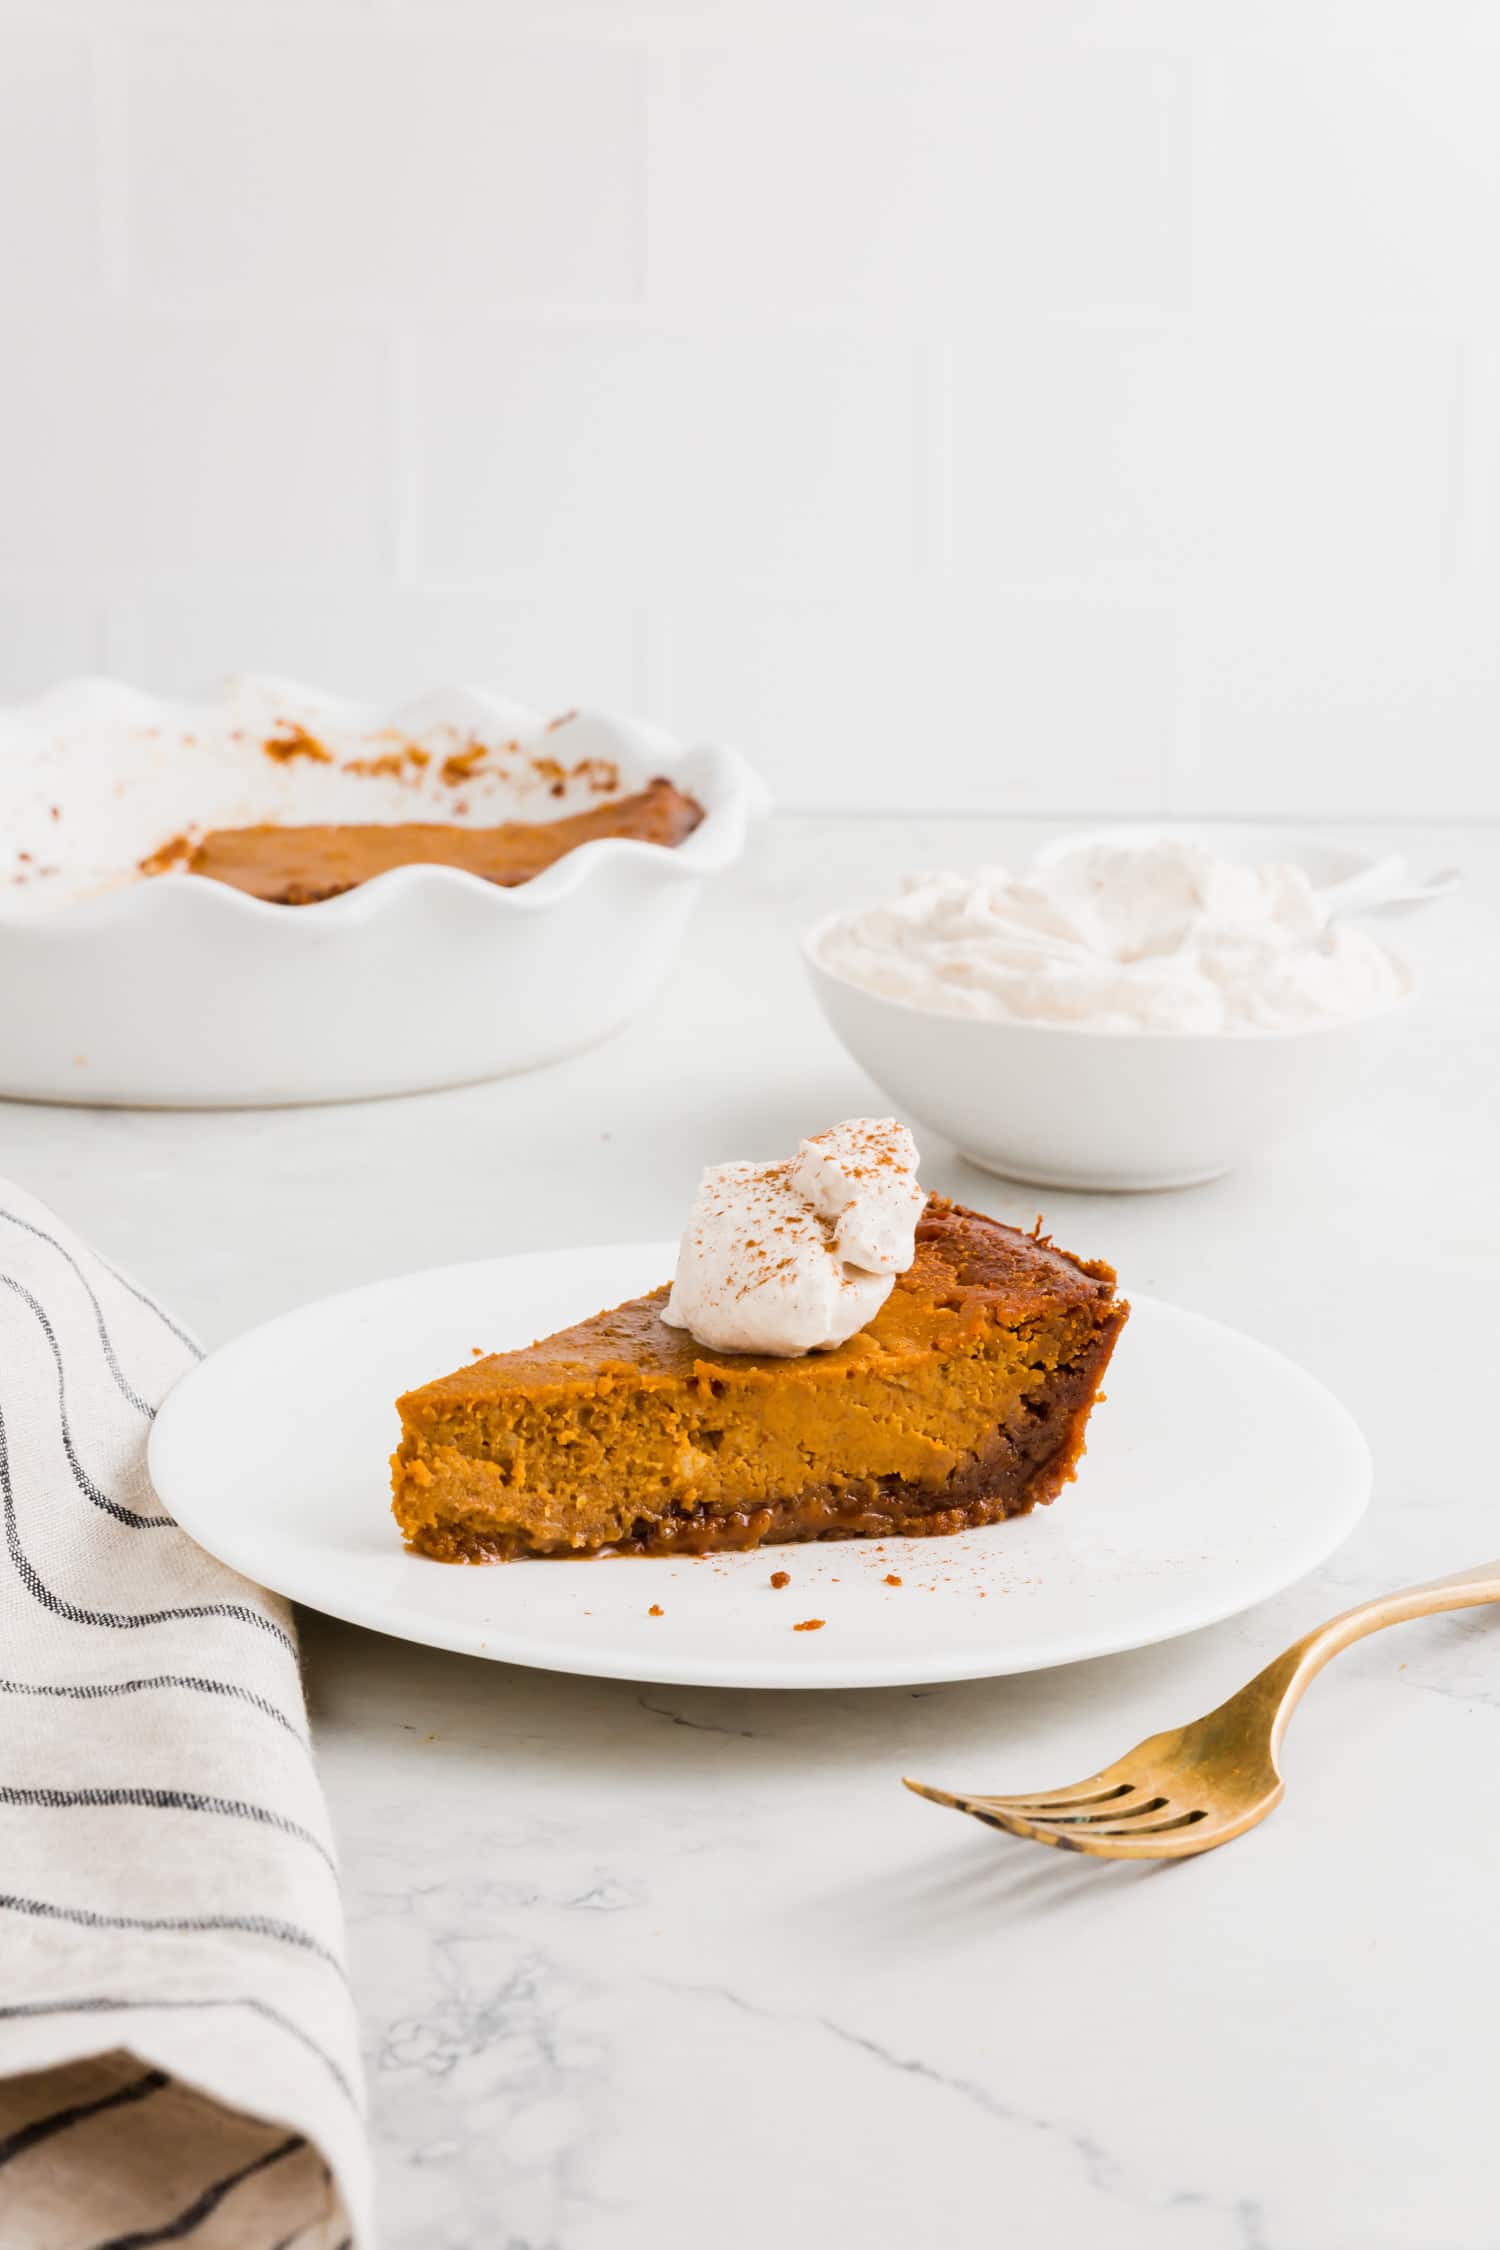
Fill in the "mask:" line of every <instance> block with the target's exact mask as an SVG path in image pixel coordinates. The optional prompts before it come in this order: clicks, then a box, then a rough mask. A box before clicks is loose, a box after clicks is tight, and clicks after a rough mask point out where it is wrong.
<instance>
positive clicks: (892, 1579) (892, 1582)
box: [885, 1570, 901, 1586]
mask: <svg viewBox="0 0 1500 2250" xmlns="http://www.w3.org/2000/svg"><path fill="white" fill-rule="evenodd" d="M885 1582H886V1584H887V1586H899V1585H900V1584H901V1581H900V1579H899V1578H898V1577H897V1576H896V1573H895V1572H894V1571H893V1570H888V1571H887V1572H886V1574H885Z"/></svg>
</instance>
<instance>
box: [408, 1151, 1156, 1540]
mask: <svg viewBox="0 0 1500 2250" xmlns="http://www.w3.org/2000/svg"><path fill="white" fill-rule="evenodd" d="M891 1135H899V1136H900V1141H899V1142H897V1141H893V1140H891V1139H890V1136H891ZM840 1136H843V1139H842V1140H841V1139H840ZM872 1136H873V1138H872ZM882 1136H884V1138H882ZM902 1142H904V1143H905V1145H906V1147H908V1148H909V1147H910V1136H909V1135H906V1134H905V1132H904V1128H901V1127H899V1126H894V1125H888V1123H887V1121H884V1120H881V1121H876V1122H874V1123H871V1121H868V1120H854V1121H852V1122H851V1124H849V1125H845V1126H839V1127H835V1128H833V1131H832V1132H831V1133H830V1134H828V1135H823V1136H819V1137H818V1139H817V1140H814V1141H810V1142H804V1143H803V1145H802V1150H801V1151H799V1154H798V1157H797V1159H795V1160H793V1162H792V1164H791V1165H786V1166H780V1167H773V1166H727V1167H722V1168H720V1170H719V1171H718V1172H711V1173H709V1174H708V1175H706V1176H705V1184H704V1189H703V1190H702V1191H700V1199H699V1205H698V1207H697V1208H696V1209H695V1213H694V1222H693V1224H692V1225H690V1228H689V1231H688V1234H687V1236H685V1237H684V1244H683V1252H682V1257H681V1259H680V1261H679V1267H678V1278H677V1282H676V1284H675V1286H674V1287H673V1288H672V1289H671V1290H670V1292H669V1290H668V1288H667V1287H665V1286H664V1287H662V1288H660V1289H655V1290H652V1291H651V1292H650V1294H649V1295H647V1296H644V1297H636V1298H633V1299H631V1301H630V1302H629V1303H628V1304H624V1305H619V1306H616V1307H615V1309H614V1310H613V1311H612V1312H602V1313H598V1314H596V1315H595V1316H594V1318H593V1319H591V1320H585V1321H581V1322H580V1323H579V1324H578V1326H577V1327H574V1328H565V1329H563V1330H561V1331H560V1332H559V1333H558V1334H557V1335H554V1336H548V1337H546V1338H544V1339H543V1340H542V1341H541V1342H540V1343H535V1344H531V1345H528V1346H527V1347H526V1349H525V1350H523V1351H513V1352H499V1353H496V1354H494V1355H493V1356H492V1357H490V1358H488V1359H481V1360H477V1361H475V1362H474V1363H473V1364H472V1365H471V1366H468V1367H462V1368H460V1369H458V1370H457V1372H456V1373H454V1374H452V1375H445V1376H442V1377H440V1378H439V1380H438V1381H436V1382H432V1383H427V1384H425V1385H423V1387H422V1388H421V1389H420V1390H415V1391H410V1392H408V1393H407V1395H406V1396H405V1397H404V1398H403V1399H401V1400H400V1401H399V1412H400V1415H401V1433H402V1434H401V1443H400V1446H399V1448H398V1450H397V1452H396V1454H395V1457H394V1459H393V1462H392V1469H393V1474H394V1485H395V1499H394V1512H395V1516H396V1520H397V1522H398V1523H399V1525H400V1527H401V1530H402V1533H403V1535H404V1537H405V1539H406V1541H407V1544H408V1546H410V1547H411V1548H413V1549H414V1550H415V1551H416V1552H418V1553H419V1554H424V1555H429V1556H434V1557H436V1558H437V1559H438V1560H440V1561H445V1562H496V1561H502V1560H506V1559H509V1558H511V1557H515V1556H528V1555H531V1556H542V1555H576V1554H601V1553H635V1554H640V1553H652V1554H699V1553H704V1552H707V1551H709V1550H711V1549H715V1548H747V1547H755V1546H759V1545H762V1544H773V1543H779V1542H782V1541H787V1540H801V1539H851V1538H876V1537H888V1536H895V1535H900V1536H910V1535H912V1534H922V1535H928V1534H934V1533H943V1532H953V1531H961V1530H965V1529H967V1528H969V1527H970V1526H972V1525H976V1524H986V1523H993V1522H995V1521H997V1520H998V1519H1000V1518H1001V1517H1004V1516H1013V1515H1021V1514H1024V1513H1025V1512H1026V1511H1027V1510H1028V1509H1030V1508H1033V1507H1035V1506H1036V1505H1037V1504H1038V1503H1039V1502H1041V1501H1047V1500H1051V1499H1053V1498H1054V1497H1055V1495H1056V1494H1057V1493H1058V1492H1059V1491H1060V1489H1061V1488H1062V1486H1063V1485H1064V1484H1066V1483H1067V1482H1068V1481H1069V1480H1070V1479H1071V1477H1072V1475H1073V1473H1074V1468H1075V1465H1076V1463H1077V1461H1078V1458H1079V1456H1080V1454H1081V1453H1082V1451H1083V1438H1084V1428H1085V1425H1086V1423H1087V1421H1088V1416H1089V1412H1090V1409H1091V1408H1092V1406H1093V1404H1094V1402H1095V1400H1096V1398H1097V1396H1098V1393H1099V1384H1100V1380H1101V1378H1102V1376H1103V1374H1104V1370H1105V1367H1106V1366H1107V1364H1108V1362H1109V1356H1110V1353H1111V1351H1112V1350H1113V1349H1114V1345H1115V1340H1116V1338H1117V1337H1118V1335H1119V1332H1120V1329H1121V1327H1122V1326H1123V1324H1124V1322H1125V1319H1126V1317H1127V1313H1128V1309H1129V1308H1128V1307H1127V1306H1126V1304H1125V1303H1124V1302H1123V1300H1122V1299H1120V1298H1119V1297H1117V1296H1116V1295H1115V1286H1114V1285H1115V1276H1114V1273H1113V1271H1112V1270H1111V1268H1110V1267H1109V1266H1107V1265H1103V1264H1099V1263H1096V1262H1091V1261H1089V1260H1085V1259H1080V1258H1075V1257H1073V1256H1071V1255H1070V1254H1069V1253H1068V1252H1066V1251H1063V1250H1059V1249H1057V1248H1056V1247H1055V1245H1054V1244H1052V1243H1051V1242H1050V1241H1048V1240H1047V1239H1046V1238H1045V1237H1044V1236H1042V1235H1041V1234H1039V1233H1036V1234H1025V1233H1021V1232H1019V1231H1018V1230H1017V1229H1016V1228H1014V1227H1008V1226H1004V1225H1002V1224H1001V1223H1000V1221H999V1220H997V1219H990V1218H986V1217H985V1216H984V1215H983V1214H982V1213H980V1212H977V1211H969V1210H965V1209H964V1208H963V1206H962V1205H960V1204H956V1203H950V1202H947V1201H946V1200H944V1199H943V1198H942V1197H939V1196H932V1197H930V1198H925V1199H924V1198H923V1197H922V1196H921V1194H920V1191H918V1192H917V1193H916V1195H915V1197H914V1198H913V1197H910V1194H909V1191H910V1189H911V1187H912V1185H913V1184H914V1160H915V1150H914V1149H913V1150H912V1151H911V1157H912V1163H911V1164H910V1165H909V1166H902V1165H895V1166H887V1167H885V1171H886V1172H887V1173H891V1172H895V1171H900V1170H903V1169H904V1170H905V1171H906V1173H907V1181H906V1186H905V1189H903V1185H902V1183H901V1181H900V1180H899V1179H895V1178H892V1177H877V1176H876V1166H877V1164H878V1159H877V1158H876V1157H875V1156H874V1155H872V1153H871V1152H872V1150H875V1149H877V1148H886V1149H890V1148H893V1147H894V1148H896V1149H897V1150H898V1151H899V1149H900V1146H901V1143H902ZM809 1150H811V1151H812V1152H813V1155H812V1157H811V1158H808V1157H807V1154H806V1152H807V1151H809ZM861 1172H863V1173H864V1174H865V1177H866V1180H869V1179H870V1178H872V1177H874V1178H875V1179H876V1185H875V1187H874V1188H873V1189H870V1190H869V1191H868V1192H866V1190H865V1188H864V1186H863V1185H862V1183H861V1182H860V1180H859V1178H858V1175H859V1174H860V1173H861ZM746 1174H750V1175H753V1176H754V1180H755V1182H756V1183H757V1184H756V1186H755V1189H754V1192H751V1193H748V1194H747V1193H746V1192H744V1191H745V1189H746V1185H747V1183H746V1180H745V1178H744V1175H746ZM726 1175H736V1176H737V1177H735V1178H733V1179H730V1180H728V1182H727V1184H726ZM763 1181H769V1187H768V1188H767V1190H766V1192H765V1193H764V1194H762V1193H761V1192H760V1188H759V1183H760V1182H763ZM798 1182H800V1186H799V1185H798V1184H797V1183H798ZM712 1183H717V1185H716V1186H715V1185H713V1184H712ZM851 1184H852V1185H853V1186H854V1189H855V1192H854V1194H853V1195H852V1196H849V1198H848V1200H847V1201H846V1202H844V1203H843V1204H842V1205H841V1204H840V1197H841V1196H842V1195H844V1194H845V1191H846V1190H847V1189H848V1187H849V1186H850V1185H851ZM809 1187H810V1188H811V1191H812V1192H811V1193H804V1192H803V1191H804V1190H806V1189H808V1188H809ZM784 1190H785V1192H784ZM793 1198H796V1199H797V1200H793ZM903 1198H909V1200H911V1201H912V1202H914V1205H915V1212H916V1214H918V1215H916V1216H915V1217H914V1219H913V1217H912V1216H911V1215H910V1214H907V1215H906V1216H905V1217H904V1218H903V1213H902V1210H901V1209H900V1208H898V1206H900V1205H901V1204H902V1203H903ZM802 1204H806V1205H808V1206H809V1208H810V1214H811V1215H810V1216H808V1215H807V1213H805V1212H804V1211H803V1210H802V1208H801V1205H802ZM893 1214H894V1223H887V1222H889V1221H892V1218H893ZM903 1228H904V1235H905V1241H904V1243H903V1242H902V1241H901V1240H900V1239H899V1238H900V1237H901V1235H902V1233H903ZM778 1229H780V1230H781V1231H780V1232H778V1231H777V1230H778ZM893 1237H894V1238H896V1239H895V1241H894V1247H893ZM810 1245H811V1247H810ZM908 1245H909V1247H908ZM815 1252H816V1256H815V1255H814V1253H815ZM817 1256H821V1257H823V1258H826V1259H827V1260H828V1261H829V1262H830V1263H831V1265H832V1266H833V1267H835V1268H837V1269H838V1271H837V1272H835V1273H833V1274H831V1275H830V1274H825V1273H824V1272H823V1271H822V1270H821V1268H820V1267H819V1266H818V1265H817ZM856 1256H857V1257H860V1258H863V1259H865V1260H866V1261H867V1263H866V1264H865V1265H863V1266H859V1265H855V1264H854V1262H853V1259H854V1257H856ZM882 1262H883V1263H884V1265H885V1267H886V1271H885V1272H884V1273H882V1272H881V1271H880V1267H881V1264H882ZM893 1262H900V1263H901V1270H899V1271H895V1272H892V1271H890V1266H891V1264H892V1263H893ZM872 1280H873V1281H874V1282H875V1283H876V1284H877V1286H876V1287H874V1288H871V1287H870V1286H869V1284H870V1283H871V1282H872ZM882 1282H883V1283H884V1284H885V1286H884V1288H883V1289H882V1288H881V1287H879V1286H878V1285H879V1284H880V1283H882ZM736 1291H738V1292H739V1294H738V1295H736ZM841 1293H845V1294H847V1300H848V1301H847V1302H845V1301H844V1294H841ZM872 1300H873V1304H872ZM782 1315H785V1318H784V1319H783V1318H782ZM685 1317H690V1318H691V1319H692V1322H693V1325H692V1326H684V1325H681V1323H682V1321H683V1319H684V1318H685ZM778 1322H780V1326H779V1327H778ZM851 1322H857V1323H858V1325H856V1326H854V1329H853V1333H847V1332H845V1333H843V1334H842V1335H838V1334H836V1333H835V1332H836V1331H837V1330H838V1329H839V1328H840V1327H841V1326H842V1327H844V1328H845V1330H846V1331H847V1327H848V1325H849V1324H850V1323H851ZM820 1330H822V1331H827V1337H826V1340H824V1341H814V1342H813V1343H812V1344H811V1346H809V1344H808V1342H807V1341H806V1338H807V1337H808V1336H809V1334H814V1335H816V1334H818V1333H819V1331H820ZM705 1332H706V1333H707V1334H709V1335H711V1336H713V1337H716V1338H717V1339H718V1340H717V1341H716V1342H714V1341H705V1340H704V1336H705ZM793 1334H795V1336H796V1337H797V1338H799V1339H801V1340H798V1341H792V1342H788V1341H787V1340H786V1339H787V1337H789V1336H791V1335H793ZM736 1335H740V1336H748V1337H750V1338H751V1339H752V1340H753V1341H754V1343H755V1344H756V1346H757V1348H754V1349H741V1348H736V1347H735V1346H734V1345H733V1344H732V1343H729V1344H726V1341H725V1339H726V1337H733V1336H736Z"/></svg>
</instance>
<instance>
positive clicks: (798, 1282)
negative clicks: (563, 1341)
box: [661, 1117, 927, 1359]
mask: <svg viewBox="0 0 1500 2250" xmlns="http://www.w3.org/2000/svg"><path fill="white" fill-rule="evenodd" d="M916 1170H917V1149H916V1143H915V1142H914V1141H913V1139H912V1137H911V1135H910V1133H909V1132H908V1131H907V1130H906V1127H905V1126H904V1125H900V1124H898V1123H897V1122H896V1120H895V1119H894V1118H868V1117H856V1118H849V1119H847V1120H846V1121H845V1122H844V1123H843V1124H841V1125H834V1126H831V1127H830V1128H829V1130H828V1131H827V1132H826V1133H819V1134H816V1135H814V1136H813V1137H812V1138H811V1139H809V1140H805V1141H803V1142H802V1143H801V1145H800V1146H799V1148H798V1150H797V1153H796V1155H795V1156H794V1157H792V1158H790V1159H785V1160H783V1161H782V1162H780V1163H771V1164H755V1163H739V1164H716V1165H712V1166H710V1168H709V1169H708V1170H707V1171H706V1172H705V1173H704V1175H703V1178H702V1181H701V1182H700V1184H699V1188H698V1193H697V1196H696V1198H695V1200H694V1203H693V1208H692V1212H691V1214H690V1216H689V1219H688V1224H687V1230H686V1232H685V1233H684V1235H683V1237H682V1243H681V1247H680V1248H679V1251H678V1254H677V1274H676V1279H675V1280H674V1282H673V1284H672V1291H671V1295H670V1296H669V1298H668V1299H667V1303H666V1305H665V1306H664V1308H663V1310H662V1316H661V1317H662V1319H663V1320H664V1321H665V1322H666V1323H667V1325H668V1327H670V1328H686V1329H687V1330H689V1332H690V1333H691V1334H692V1335H693V1336H694V1337H696V1338H697V1340H698V1342H699V1343H700V1344H703V1345H705V1346H706V1347H707V1348H708V1349H709V1350H710V1351H719V1352H760V1353H764V1354H766V1355H767V1356H769V1357H772V1358H777V1359H793V1358H797V1357H799V1356H800V1355H801V1354H802V1353H803V1352H815V1351H832V1350H833V1349H834V1348H835V1346H836V1345H839V1344H842V1343H844V1342H846V1341H847V1339H848V1338H849V1337H850V1336H854V1335H857V1334H858V1333H859V1331H860V1329H861V1328H865V1327H867V1326H868V1325H869V1323H870V1322H871V1321H872V1320H873V1319H874V1317H875V1315H876V1313H878V1312H879V1310H880V1308H881V1306H882V1305H883V1304H884V1303H885V1300H886V1298H887V1297H888V1296H889V1295H890V1293H891V1290H892V1289H893V1287H894V1286H895V1277H896V1275H897V1274H898V1273H904V1272H905V1271H906V1269H907V1267H908V1266H909V1265H910V1264H911V1262H912V1259H913V1258H914V1257H915V1255H916V1230H917V1220H918V1219H919V1218H920V1216H921V1214H922V1209H923V1206H924V1204H925V1203H926V1200H927V1198H926V1196H925V1194H924V1192H923V1190H922V1189H921V1188H920V1187H919V1186H918V1185H917V1177H916Z"/></svg>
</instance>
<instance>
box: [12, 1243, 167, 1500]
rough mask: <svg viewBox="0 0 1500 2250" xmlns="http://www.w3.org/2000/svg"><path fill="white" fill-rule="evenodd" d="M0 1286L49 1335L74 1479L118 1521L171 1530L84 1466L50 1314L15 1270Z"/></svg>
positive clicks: (64, 1438) (59, 1413)
mask: <svg viewBox="0 0 1500 2250" xmlns="http://www.w3.org/2000/svg"><path fill="white" fill-rule="evenodd" d="M0 1287H3V1288H6V1289H9V1290H10V1292H11V1293H12V1295H13V1296H16V1297H19V1298H20V1300H21V1302H22V1304H24V1305H29V1306H30V1307H31V1310H32V1311H33V1312H34V1313H35V1314H36V1317H37V1319H38V1320H39V1321H40V1323H41V1328H42V1334H43V1335H44V1336H45V1337H46V1339H47V1345H48V1349H49V1350H50V1351H51V1353H52V1361H53V1365H54V1366H55V1367H56V1369H57V1419H58V1421H59V1422H60V1424H61V1425H62V1442H63V1451H64V1453H65V1454H66V1455H67V1457H68V1467H69V1468H70V1469H71V1470H72V1472H73V1482H74V1483H75V1484H76V1485H77V1487H78V1489H79V1491H80V1492H81V1493H82V1494H83V1497H84V1498H85V1500H87V1501H88V1502H89V1503H90V1505H91V1506H93V1507H95V1508H102V1509H103V1510H104V1513H105V1514H106V1515H107V1516H113V1517H114V1519H115V1521H116V1523H124V1524H129V1526H130V1528H131V1530H132V1531H170V1530H171V1528H172V1518H171V1517H170V1516H167V1515H155V1516H143V1515H141V1514H140V1513H139V1511H138V1510H137V1509H135V1508H127V1507H124V1506H122V1504H121V1503H120V1502H119V1501H118V1500H111V1498H110V1496H109V1494H108V1493H107V1492H101V1491H100V1489H99V1487H98V1485H97V1484H95V1482H94V1480H93V1478H92V1477H91V1476H90V1475H89V1473H88V1470H87V1469H85V1468H84V1467H83V1465H82V1463H81V1462H80V1461H79V1458H78V1455H77V1452H76V1450H75V1449H74V1445H73V1430H72V1425H71V1424H70V1422H69V1421H68V1391H67V1384H66V1382H65V1381H64V1378H63V1358H62V1348H61V1346H60V1345H59V1343H58V1341H57V1331H56V1329H55V1328H54V1327H53V1325H52V1323H51V1321H50V1320H49V1319H48V1318H47V1314H46V1310H45V1308H44V1307H43V1306H42V1305H41V1304H39V1303H38V1301H37V1299H36V1298H35V1297H33V1296H32V1294H31V1291H30V1290H29V1289H27V1288H24V1287H23V1286H22V1284H21V1283H20V1282H19V1281H17V1279H16V1277H15V1275H14V1274H13V1273H0Z"/></svg>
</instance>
